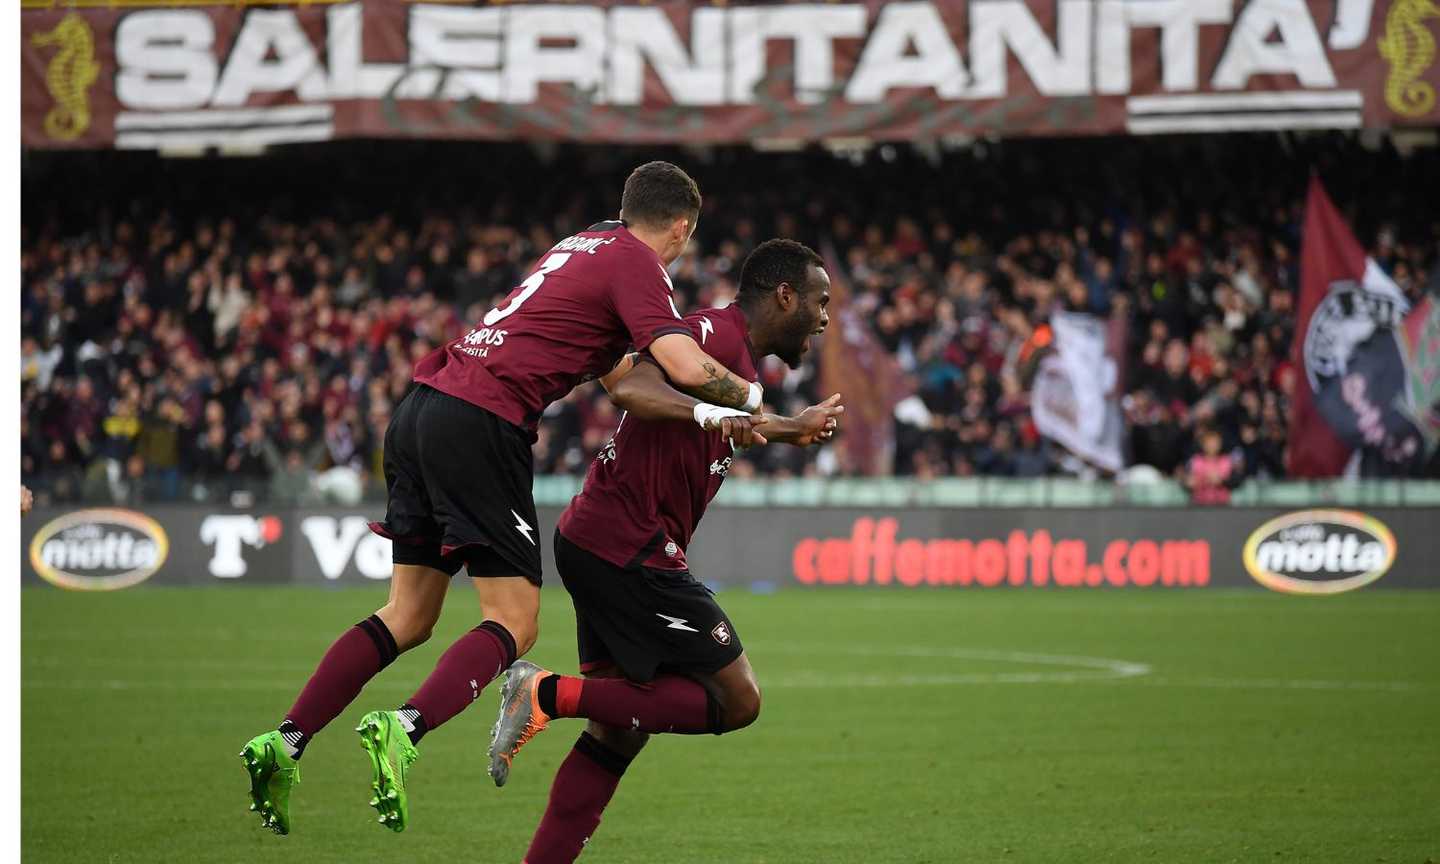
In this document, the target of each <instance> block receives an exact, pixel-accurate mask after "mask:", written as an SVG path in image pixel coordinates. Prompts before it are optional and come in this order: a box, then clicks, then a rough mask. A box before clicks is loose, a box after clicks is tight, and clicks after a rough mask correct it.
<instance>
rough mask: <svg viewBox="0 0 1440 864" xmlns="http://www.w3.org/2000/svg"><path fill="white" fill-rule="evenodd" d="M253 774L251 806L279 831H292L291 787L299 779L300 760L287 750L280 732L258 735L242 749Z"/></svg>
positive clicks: (263, 821) (268, 825) (266, 823)
mask: <svg viewBox="0 0 1440 864" xmlns="http://www.w3.org/2000/svg"><path fill="white" fill-rule="evenodd" d="M240 758H241V759H242V760H244V762H245V771H246V772H247V773H248V774H249V775H250V809H251V810H252V811H254V812H257V813H259V814H260V821H261V824H263V825H264V826H265V827H266V828H269V829H270V830H271V831H274V832H275V833H276V834H289V833H290V789H291V788H292V787H293V786H294V785H295V784H296V783H299V782H300V764H299V763H298V762H296V761H295V760H294V759H292V758H290V754H289V753H288V752H286V750H285V740H284V739H283V738H281V737H280V733H279V732H266V733H265V734H264V735H256V736H255V737H254V738H252V739H250V743H249V744H246V745H245V749H244V750H241V751H240Z"/></svg>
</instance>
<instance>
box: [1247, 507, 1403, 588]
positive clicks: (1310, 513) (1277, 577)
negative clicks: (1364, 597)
mask: <svg viewBox="0 0 1440 864" xmlns="http://www.w3.org/2000/svg"><path fill="white" fill-rule="evenodd" d="M1396 548H1397V547H1396V544H1395V535H1394V534H1392V533H1390V529H1389V528H1387V527H1385V524H1384V523H1382V522H1381V521H1380V520H1378V519H1375V518H1372V517H1370V516H1367V515H1365V514H1364V513H1357V512H1355V511H1353V510H1303V511H1301V512H1299V513H1288V514H1286V515H1284V516H1280V517H1278V518H1275V519H1271V520H1270V521H1269V522H1266V523H1265V524H1264V525H1261V526H1260V527H1259V528H1258V529H1256V531H1255V533H1253V534H1251V535H1250V539H1249V540H1247V541H1246V542H1245V556H1244V557H1245V569H1246V570H1249V571H1250V575H1251V576H1253V577H1255V581H1257V582H1259V583H1260V584H1261V585H1264V586H1265V587H1266V588H1269V589H1271V590H1272V591H1283V592H1285V593H1287V594H1340V593H1342V592H1345V591H1354V590H1355V589H1356V588H1360V587H1363V586H1365V585H1369V584H1370V583H1371V582H1374V581H1375V580H1376V579H1379V578H1380V577H1381V576H1384V575H1385V573H1386V571H1388V570H1389V569H1390V566H1391V565H1392V564H1394V563H1395V552H1396Z"/></svg>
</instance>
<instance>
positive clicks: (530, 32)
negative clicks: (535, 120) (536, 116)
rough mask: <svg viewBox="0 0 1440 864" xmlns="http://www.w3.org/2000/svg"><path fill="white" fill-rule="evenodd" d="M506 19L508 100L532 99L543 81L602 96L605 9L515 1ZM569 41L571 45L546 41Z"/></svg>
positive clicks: (505, 93)
mask: <svg viewBox="0 0 1440 864" xmlns="http://www.w3.org/2000/svg"><path fill="white" fill-rule="evenodd" d="M509 12H510V15H509V17H508V18H507V19H506V24H507V25H508V26H507V27H506V33H505V72H504V76H503V79H502V80H503V82H504V88H503V93H504V101H506V102H515V103H525V102H534V101H535V98H536V97H537V96H539V95H540V88H539V85H540V82H542V81H552V82H556V83H569V84H574V85H575V87H576V88H577V89H579V90H582V91H585V92H591V93H594V94H595V97H596V98H597V99H598V98H599V97H600V95H601V94H600V92H599V91H600V84H601V82H602V81H603V80H604V75H605V12H604V10H602V9H598V8H596V7H594V6H513V7H511V8H510V9H509ZM546 39H550V40H569V41H572V42H574V43H575V44H574V45H573V46H571V47H568V48H550V47H545V46H542V45H541V44H540V43H541V41H542V40H546Z"/></svg>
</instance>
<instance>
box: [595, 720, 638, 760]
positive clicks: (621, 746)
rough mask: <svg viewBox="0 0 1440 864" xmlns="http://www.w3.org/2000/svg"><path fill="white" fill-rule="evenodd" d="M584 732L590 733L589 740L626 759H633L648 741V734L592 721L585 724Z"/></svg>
mask: <svg viewBox="0 0 1440 864" xmlns="http://www.w3.org/2000/svg"><path fill="white" fill-rule="evenodd" d="M585 731H586V732H588V733H590V737H591V738H594V739H595V740H596V741H598V742H600V743H601V744H603V745H604V746H606V747H608V748H609V749H611V750H613V751H615V753H617V754H619V755H620V756H623V757H625V758H626V759H634V758H635V757H636V756H637V755H639V753H640V750H641V749H642V748H643V747H644V746H645V742H646V741H649V740H650V735H649V733H646V732H636V731H635V730H634V729H621V728H620V727H618V726H606V725H604V724H601V723H596V722H595V721H593V720H592V721H590V722H589V723H587V724H585Z"/></svg>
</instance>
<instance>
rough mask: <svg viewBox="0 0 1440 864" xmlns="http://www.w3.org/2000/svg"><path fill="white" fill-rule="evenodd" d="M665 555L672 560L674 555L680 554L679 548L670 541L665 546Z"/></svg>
mask: <svg viewBox="0 0 1440 864" xmlns="http://www.w3.org/2000/svg"><path fill="white" fill-rule="evenodd" d="M665 554H666V555H668V556H669V557H671V558H674V557H675V556H676V555H679V554H680V547H679V546H677V545H675V541H674V540H671V541H670V542H669V543H666V544H665Z"/></svg>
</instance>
